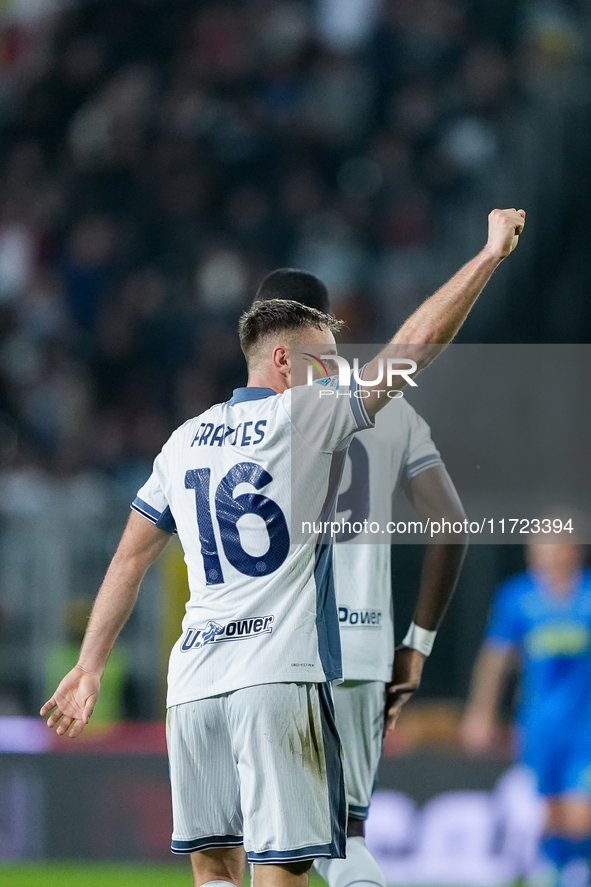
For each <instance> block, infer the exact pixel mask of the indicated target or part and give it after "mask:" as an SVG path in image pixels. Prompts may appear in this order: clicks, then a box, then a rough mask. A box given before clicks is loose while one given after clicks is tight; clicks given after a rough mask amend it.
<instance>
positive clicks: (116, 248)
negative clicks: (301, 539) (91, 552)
mask: <svg viewBox="0 0 591 887" xmlns="http://www.w3.org/2000/svg"><path fill="white" fill-rule="evenodd" d="M584 6H585V4H583V3H580V4H579V3H577V2H574V0H573V2H570V3H555V2H546V0H532V2H523V0H522V2H517V3H514V2H505V0H499V2H496V3H495V4H494V7H493V8H491V6H490V4H486V3H485V2H478V0H472V2H469V3H468V2H453V0H384V2H380V0H316V2H303V0H242V2H231V0H227V2H226V0H217V2H195V0H191V2H185V0H167V2H164V0H119V2H117V3H116V4H114V3H112V2H110V0H88V2H80V3H66V4H63V3H62V4H58V5H55V4H54V5H53V6H50V7H48V5H47V4H46V3H37V4H33V3H21V4H17V5H15V6H8V7H5V9H4V13H3V15H4V20H3V24H2V27H1V30H0V60H1V65H2V67H1V70H0V108H1V121H2V122H1V124H0V155H1V158H2V162H1V169H2V185H1V188H0V406H1V409H2V410H3V411H4V414H5V416H6V417H7V419H6V422H7V423H8V426H10V424H11V420H12V423H14V425H15V426H16V427H17V428H18V431H19V437H20V446H19V455H18V459H19V460H20V461H21V462H25V463H27V464H32V463H35V464H37V466H39V467H42V468H43V469H45V470H49V471H50V472H53V473H63V472H66V473H68V472H72V471H76V470H77V469H79V468H83V467H88V466H94V467H96V468H98V469H100V470H102V471H105V472H107V473H111V474H120V473H121V472H125V470H126V467H129V466H130V465H133V464H135V463H137V462H140V463H142V466H143V465H144V464H145V463H147V464H149V462H150V461H151V459H152V457H153V455H154V453H155V452H156V451H157V450H158V449H159V447H160V445H161V443H162V441H163V440H164V439H165V438H166V436H167V433H168V431H169V430H170V429H171V428H172V427H174V425H176V424H177V423H179V422H181V421H184V419H185V418H187V417H188V416H191V415H195V414H196V413H197V412H198V411H200V410H201V409H202V408H203V407H205V406H207V405H209V404H210V403H212V402H216V401H219V400H223V399H225V398H226V397H227V395H228V392H229V391H230V389H231V388H232V386H233V385H235V384H237V383H240V382H241V381H242V380H243V366H242V358H241V355H240V353H239V351H238V345H237V339H236V335H235V328H236V320H237V316H238V314H239V312H240V310H241V309H242V308H243V307H244V306H245V305H247V304H248V302H249V300H250V299H251V298H252V294H253V292H254V291H255V289H256V285H257V283H258V281H259V280H260V278H261V276H262V275H263V274H264V273H265V272H266V271H268V270H269V269H271V268H272V267H275V266H281V265H295V266H301V267H305V268H307V269H309V270H312V271H314V272H316V273H318V274H319V275H320V276H321V277H323V278H324V280H325V281H326V282H327V284H328V285H329V287H330V289H331V291H332V293H333V296H334V299H335V303H336V306H337V308H338V310H339V311H340V312H341V313H342V314H343V316H345V317H346V318H347V320H348V321H349V325H350V328H351V330H352V333H351V336H352V337H353V338H354V340H355V341H380V340H381V338H382V336H383V333H382V330H383V329H384V323H385V322H386V324H387V329H391V328H392V327H393V326H394V325H396V323H397V322H398V321H399V320H402V319H403V318H404V316H406V314H407V313H408V310H409V309H410V308H411V307H412V306H413V305H414V304H416V303H417V302H418V301H419V299H420V298H421V297H423V296H424V295H425V294H427V293H428V292H429V291H430V290H431V289H432V288H433V287H434V286H436V285H437V283H439V282H442V281H443V279H444V277H445V274H446V271H447V268H448V267H453V266H454V264H455V263H456V257H458V258H459V260H460V261H461V260H462V259H463V258H468V257H469V254H470V250H471V249H472V244H474V246H475V248H477V247H478V246H479V245H480V243H481V242H482V239H483V232H484V228H483V227H482V230H480V229H479V230H477V231H476V232H475V233H471V232H470V231H467V230H466V228H469V227H470V225H471V218H470V215H469V210H470V208H471V207H472V206H473V205H474V203H475V202H476V203H477V204H479V202H480V201H482V200H483V199H485V195H486V194H487V189H489V187H490V180H491V178H493V179H495V177H496V180H497V184H498V175H497V174H496V173H495V169H497V167H500V166H501V165H502V164H506V162H507V159H508V155H510V154H511V153H513V157H514V159H513V160H509V164H508V165H509V166H510V167H511V166H513V167H518V166H519V157H518V155H519V153H520V152H521V153H524V146H525V145H526V142H527V136H528V135H529V138H530V139H534V140H535V139H536V137H537V136H538V135H539V133H540V129H539V125H538V128H537V129H536V127H535V126H533V124H532V121H533V120H534V119H535V117H536V114H538V115H539V112H540V110H541V108H542V107H543V108H544V109H545V116H548V117H550V118H552V119H553V121H554V123H555V122H556V114H554V116H553V105H554V104H557V102H556V101H555V100H554V99H553V96H555V94H556V92H558V93H559V94H560V97H561V99H562V98H563V97H564V96H563V95H562V94H563V93H567V94H568V95H570V97H571V104H574V105H575V106H578V105H580V104H581V103H583V104H584V102H585V101H586V100H587V99H586V98H583V97H581V96H580V95H572V94H571V93H572V92H573V90H572V88H571V87H572V85H573V83H575V80H576V78H578V79H579V81H580V80H581V79H582V78H583V77H584V75H586V71H587V69H586V62H587V58H586V55H585V53H587V52H588V45H589V44H588V45H587V47H586V46H585V41H584V33H585V28H587V27H588V24H589V23H588V21H587V20H586V16H587V17H588V12H587V13H586V15H585V13H584ZM573 78H574V80H573ZM575 85H576V84H575ZM574 92H575V93H576V92H577V90H576V89H575V90H574ZM568 104H569V103H568V102H567V106H568ZM560 107H561V108H562V111H561V113H562V114H567V112H568V111H569V108H568V107H567V108H566V109H564V102H563V101H562V100H561V102H560ZM554 110H555V109H554ZM572 116H573V112H572V108H571V109H570V118H571V119H572ZM563 129H565V130H566V122H565V123H564V126H563ZM583 135H584V134H581V133H579V136H580V138H583ZM518 137H519V138H518ZM561 139H563V133H562V131H561V129H560V127H559V128H558V130H556V131H555V133H554V142H560V141H561ZM524 140H525V142H524ZM570 140H571V141H574V135H573V133H572V132H571V133H570ZM517 143H519V145H520V146H521V147H517V148H516V144H517ZM540 147H542V150H540ZM544 156H547V158H548V162H547V164H546V166H547V167H548V169H547V170H546V172H544V171H538V172H537V176H539V177H541V178H542V180H543V182H544V190H545V193H546V196H547V198H548V201H550V199H551V189H552V186H553V184H554V183H555V179H556V177H557V176H562V183H563V184H565V180H566V178H567V175H568V168H569V164H568V163H563V167H564V168H562V169H559V170H557V169H554V168H551V166H552V164H556V161H557V160H560V159H561V158H560V157H559V156H558V155H557V150H556V145H555V144H554V145H553V144H548V143H547V142H546V143H545V144H544V145H543V146H540V145H538V146H537V150H536V152H535V157H534V156H533V155H532V157H531V158H530V162H533V161H534V160H535V161H536V162H539V159H540V157H544ZM569 158H570V165H571V167H572V163H573V161H574V160H576V156H575V157H573V155H572V152H569ZM526 165H527V164H526ZM587 165H588V164H587ZM517 173H518V174H521V172H520V170H519V169H518V168H517ZM517 173H516V174H517ZM505 178H508V179H509V180H511V175H510V174H508V173H505ZM578 187H579V188H580V187H581V181H580V178H579V180H578ZM505 190H507V188H505ZM513 190H515V189H513ZM524 191H525V188H524V183H523V181H521V182H520V192H521V194H523V196H524V200H523V203H524V205H527V206H528V209H530V212H531V213H532V214H533V215H534V220H533V224H532V228H533V229H534V232H536V234H537V238H536V239H537V242H538V244H539V241H540V239H541V238H543V225H542V224H541V222H539V221H538V222H536V219H535V213H534V210H536V209H537V207H535V206H534V207H532V206H531V204H530V203H527V204H525V197H526V196H528V197H529V196H530V195H529V194H527V195H526V194H524V193H523V192H524ZM521 194H520V195H519V196H521ZM501 196H503V195H499V201H496V200H493V201H492V202H491V203H490V206H492V205H496V203H497V202H501V203H502V200H500V197H501ZM513 199H516V198H515V197H513ZM484 205H485V206H486V205H487V204H486V203H485V204H484ZM538 206H539V208H541V209H542V211H543V212H546V211H551V205H550V204H548V207H547V209H546V207H545V206H544V203H543V201H541V200H540V201H539V202H538ZM571 218H572V216H571ZM479 221H480V220H479ZM458 229H460V230H459V231H458ZM461 229H463V230H461ZM533 237H534V235H533V234H532V240H533ZM549 261H550V259H547V261H546V263H544V262H539V263H538V266H539V267H538V275H540V274H541V272H542V271H544V269H545V270H546V272H547V271H548V267H547V263H548V262H549ZM526 270H527V276H528V278H529V277H530V273H531V268H530V267H529V266H528V267H527V269H526ZM524 276H525V271H524ZM534 298H536V300H537V304H536V314H535V317H534V318H531V317H528V320H529V324H527V330H528V332H529V335H527V338H529V339H530V340H532V341H536V340H540V337H541V339H542V340H543V339H544V338H545V339H546V340H551V339H552V338H553V335H552V332H554V334H555V335H556V334H557V335H558V336H559V337H560V336H561V333H563V334H566V335H565V340H567V341H568V340H569V334H570V340H573V338H572V330H563V331H561V330H560V329H558V330H557V329H556V326H555V325H553V318H552V305H551V300H550V299H549V298H547V299H546V302H545V301H544V293H543V292H540V287H539V285H538V283H537V282H536V280H531V279H530V280H529V286H528V287H527V288H525V289H524V292H523V296H522V299H521V303H523V302H525V303H526V305H528V304H529V307H527V308H526V309H525V312H526V315H529V308H530V307H531V300H533V299H534ZM528 299H529V300H530V301H529V303H528ZM572 299H573V300H575V301H576V299H577V293H573V294H572ZM546 303H547V304H546ZM575 307H578V306H575ZM490 310H491V309H490V306H489V308H488V312H487V309H486V307H485V308H484V309H483V314H484V315H485V320H486V322H487V325H486V326H485V327H483V328H481V327H478V328H477V329H474V330H473V340H474V338H476V340H479V341H494V340H495V338H496V340H498V341H507V340H511V339H512V340H514V341H518V340H519V338H520V333H521V334H522V337H523V333H524V330H522V329H520V327H519V323H517V326H515V325H513V326H512V325H511V320H512V318H513V315H514V314H515V312H516V311H517V313H519V312H518V310H517V308H516V307H515V305H512V306H511V305H507V304H503V303H502V304H500V305H499V304H498V303H497V304H496V312H495V316H494V317H488V316H487V315H488V313H490ZM521 310H522V311H523V310H524V308H523V305H522V307H521ZM480 316H481V320H480V321H477V322H476V323H480V324H481V326H482V323H483V322H484V321H483V320H482V314H481V315H480ZM513 319H515V318H513ZM588 327H589V324H588V323H587V328H588ZM508 330H510V331H511V332H508ZM468 332H469V330H468ZM474 334H477V335H476V336H475V335H474ZM4 436H5V437H6V438H7V439H10V433H9V428H8V427H7V428H6V429H5V434H4Z"/></svg>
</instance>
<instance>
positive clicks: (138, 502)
mask: <svg viewBox="0 0 591 887" xmlns="http://www.w3.org/2000/svg"><path fill="white" fill-rule="evenodd" d="M131 507H132V508H133V510H134V511H137V512H138V514H142V515H143V516H144V517H147V518H148V520H149V521H152V523H153V524H156V523H158V521H159V520H160V518H161V517H162V515H161V513H160V512H159V511H156V509H155V508H152V506H151V505H148V503H147V502H144V500H143V499H140V497H139V496H136V497H135V499H134V500H133V502H132V503H131Z"/></svg>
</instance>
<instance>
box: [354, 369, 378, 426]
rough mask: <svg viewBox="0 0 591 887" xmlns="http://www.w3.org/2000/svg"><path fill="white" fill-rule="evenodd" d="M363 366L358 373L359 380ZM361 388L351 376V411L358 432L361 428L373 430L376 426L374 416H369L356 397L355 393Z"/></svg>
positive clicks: (361, 401) (360, 398) (359, 398)
mask: <svg viewBox="0 0 591 887" xmlns="http://www.w3.org/2000/svg"><path fill="white" fill-rule="evenodd" d="M364 369H365V366H363V367H362V368H361V372H360V373H359V376H360V378H363V370H364ZM360 388H361V386H360V385H359V383H358V382H357V381H356V380H355V378H354V376H353V375H351V388H350V392H349V393H350V395H351V409H352V410H353V415H354V416H355V421H356V422H357V427H358V429H359V430H361V429H362V428H373V427H374V425H375V424H376V420H375V417H374V416H370V415H369V413H368V412H367V410H366V409H365V404H364V403H363V398H362V397H356V396H355V395H356V392H357V391H359V390H360Z"/></svg>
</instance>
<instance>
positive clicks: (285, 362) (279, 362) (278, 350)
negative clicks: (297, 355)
mask: <svg viewBox="0 0 591 887" xmlns="http://www.w3.org/2000/svg"><path fill="white" fill-rule="evenodd" d="M271 360H272V363H273V366H274V368H275V369H276V370H278V371H279V372H280V373H281V374H282V375H283V376H285V377H286V378H287V377H288V376H289V375H290V373H291V349H290V347H289V345H276V346H275V347H274V348H273V355H272V357H271Z"/></svg>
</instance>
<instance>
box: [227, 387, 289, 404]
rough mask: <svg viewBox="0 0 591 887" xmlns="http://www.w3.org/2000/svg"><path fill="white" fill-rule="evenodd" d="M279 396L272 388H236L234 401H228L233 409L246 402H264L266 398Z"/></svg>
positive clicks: (233, 396)
mask: <svg viewBox="0 0 591 887" xmlns="http://www.w3.org/2000/svg"><path fill="white" fill-rule="evenodd" d="M274 394H277V392H276V391H273V389H272V388H235V389H234V394H233V395H232V399H231V400H229V401H228V403H229V404H230V406H231V407H233V406H234V405H235V404H237V403H244V401H245V400H263V398H265V397H272V396H273V395H274Z"/></svg>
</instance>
